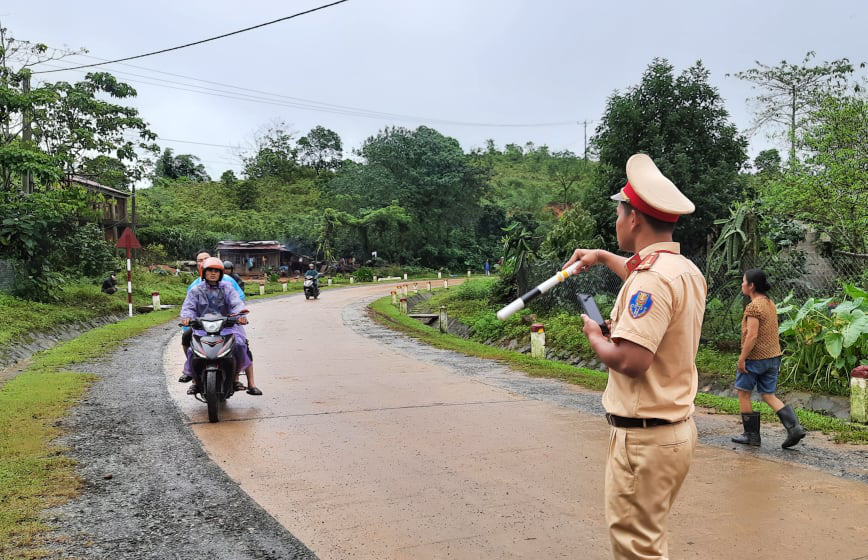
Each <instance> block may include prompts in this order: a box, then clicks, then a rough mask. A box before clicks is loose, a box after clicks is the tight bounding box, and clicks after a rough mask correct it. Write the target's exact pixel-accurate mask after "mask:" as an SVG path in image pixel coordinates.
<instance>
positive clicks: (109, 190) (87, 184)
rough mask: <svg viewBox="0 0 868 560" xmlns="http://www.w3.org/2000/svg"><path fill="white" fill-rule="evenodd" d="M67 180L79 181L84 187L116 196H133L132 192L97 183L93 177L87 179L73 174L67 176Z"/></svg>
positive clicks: (71, 181)
mask: <svg viewBox="0 0 868 560" xmlns="http://www.w3.org/2000/svg"><path fill="white" fill-rule="evenodd" d="M67 181H68V182H70V183H78V184H79V185H83V186H84V187H86V188H89V189H91V190H94V191H98V192H101V193H103V194H110V195H112V196H115V197H120V198H129V197H130V196H131V194H130V193H128V192H124V191H119V190H117V189H113V188H111V187H107V186H105V185H101V184H100V183H97V182H96V181H93V180H91V179H86V178H85V177H80V176H78V175H71V176H69V177H67Z"/></svg>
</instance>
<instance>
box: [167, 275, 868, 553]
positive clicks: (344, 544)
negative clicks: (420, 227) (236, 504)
mask: <svg viewBox="0 0 868 560" xmlns="http://www.w3.org/2000/svg"><path fill="white" fill-rule="evenodd" d="M387 293H388V287H386V286H379V287H375V288H373V287H372V288H355V289H348V290H334V291H327V292H324V293H323V296H322V299H321V300H319V301H309V302H306V301H305V300H304V299H303V298H300V297H287V298H280V299H274V300H268V301H263V302H258V303H255V304H253V306H252V309H253V312H252V314H251V326H250V328H249V336H250V338H251V341H252V348H253V351H254V355H255V359H256V365H257V372H258V373H257V380H258V384H259V386H260V387H262V389H263V391H264V392H265V395H264V396H263V397H259V398H256V397H250V396H247V395H238V396H236V397H233V399H231V401H230V402H229V403H228V406H227V407H226V409H225V410H224V418H225V419H226V421H221V422H220V423H218V424H208V423H207V421H206V420H207V418H206V412H205V407H204V405H202V404H200V403H197V402H195V401H193V400H192V399H191V398H189V397H186V396H185V395H184V394H183V391H184V389H185V386H183V385H180V384H178V383H177V382H176V378H177V372H178V371H179V369H180V363H181V362H180V353H179V352H177V351H176V346H177V341H175V340H173V341H172V343H171V344H170V345H169V347H168V348H169V352H167V354H166V361H165V365H166V372H167V373H166V382H167V385H168V388H169V392H170V394H171V395H172V397H173V398H175V399H176V401H177V403H178V404H179V406H180V407H181V410H182V411H183V413H184V414H186V415H187V416H188V417H189V418H190V419H191V421H192V427H193V431H194V433H195V435H196V436H197V437H198V438H199V439H200V440H201V442H202V444H203V446H204V447H205V450H206V451H207V453H208V454H209V455H210V457H211V458H212V459H213V460H214V462H215V463H216V464H217V465H219V466H220V467H222V468H223V469H224V470H225V471H226V472H227V473H228V475H229V476H230V477H232V478H233V479H234V480H236V481H237V482H238V483H239V484H240V486H241V488H242V489H243V490H244V491H245V492H247V494H249V495H250V496H251V497H252V498H253V499H254V500H256V502H257V503H258V504H260V505H261V506H262V507H263V508H264V509H265V510H267V511H268V512H269V513H270V514H271V515H273V516H274V517H275V518H276V519H277V520H278V521H280V522H281V523H282V524H283V525H284V526H285V527H287V528H288V529H289V530H290V531H291V532H292V533H293V534H294V535H295V536H296V537H297V538H298V539H299V540H300V541H301V542H303V543H304V544H305V545H307V546H308V547H309V548H310V549H311V550H313V551H314V552H315V553H316V554H317V555H318V556H319V557H320V558H322V559H344V558H371V559H374V558H376V559H386V558H407V559H411V558H412V559H424V558H446V557H449V558H468V559H471V558H473V559H475V558H560V557H563V558H577V557H581V558H588V559H596V558H607V557H608V540H607V537H606V531H605V527H604V523H603V511H602V499H603V495H602V494H603V490H602V486H603V470H602V469H603V462H604V455H605V449H606V443H607V435H608V427H607V426H606V424H605V422H604V421H603V420H602V419H601V412H602V411H601V409H600V406H599V395H598V394H595V393H590V392H586V391H582V390H579V389H577V388H575V387H571V386H568V385H565V384H563V383H560V382H555V381H550V380H538V379H529V378H527V377H525V376H524V375H523V374H521V373H516V372H511V371H509V370H508V369H506V368H504V367H502V366H500V365H498V364H494V363H491V362H487V361H484V360H478V359H474V358H468V357H465V356H460V355H457V354H454V353H451V352H445V351H440V350H436V349H432V348H430V347H427V346H425V345H421V344H418V343H416V342H414V341H411V340H408V339H406V338H405V337H402V336H400V335H397V334H394V333H392V332H390V331H388V330H386V329H383V328H381V327H378V326H376V325H374V324H372V323H371V321H370V320H369V319H368V318H367V317H366V311H365V302H366V301H368V300H370V299H372V298H373V297H375V296H379V295H385V294H387ZM697 423H698V425H699V427H700V433H701V438H702V442H703V445H700V447H699V448H698V450H697V453H696V457H695V460H694V463H693V467H692V470H691V474H690V476H689V477H688V480H687V482H686V484H685V487H684V489H683V491H682V494H681V496H680V498H679V500H678V503H677V504H676V508H675V510H674V512H673V517H672V524H671V525H672V537H671V545H670V548H671V553H672V556H673V557H674V558H737V557H757V558H760V557H762V558H770V559H775V558H780V559H795V558H798V559H810V558H817V559H822V560H830V559H850V560H852V559H855V558H862V557H866V556H868V529H866V524H865V523H864V520H865V519H868V484H866V483H865V482H866V481H868V472H866V458H868V456H866V454H865V452H864V451H863V450H861V449H859V448H852V447H850V448H846V447H840V446H830V445H827V444H825V443H823V440H824V438H823V436H818V435H814V434H811V435H809V437H808V439H807V445H804V446H800V448H801V449H800V450H799V451H794V452H784V451H782V450H780V448H779V442H780V440H781V434H782V432H781V430H780V429H779V428H773V427H769V428H768V429H766V430H765V433H764V437H765V440H764V447H763V448H761V449H760V450H743V449H741V450H737V451H735V452H733V451H732V450H731V445H732V444H728V443H727V442H728V437H729V435H731V434H732V433H735V431H736V429H737V427H736V423H737V420H736V419H735V418H734V417H710V416H705V415H700V416H699V418H698V419H697ZM579 551H580V552H579Z"/></svg>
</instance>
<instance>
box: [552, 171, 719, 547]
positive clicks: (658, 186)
mask: <svg viewBox="0 0 868 560" xmlns="http://www.w3.org/2000/svg"><path fill="white" fill-rule="evenodd" d="M612 200H616V201H618V202H619V203H620V204H618V208H617V214H618V218H617V221H616V222H615V231H616V234H617V238H618V246H619V248H620V249H621V250H622V251H626V252H629V253H633V256H632V257H631V258H629V259H627V258H625V257H620V256H618V255H615V254H613V253H609V252H608V251H603V250H594V249H576V251H575V252H574V253H573V256H572V257H571V258H570V260H569V261H568V262H567V263H566V264H565V265H564V268H566V267H567V266H570V265H571V264H573V263H574V262H576V261H581V263H580V266H579V270H580V271H582V270H587V269H588V268H590V267H591V266H593V265H596V264H604V265H606V266H607V267H608V268H609V269H611V270H612V271H613V272H614V273H615V274H617V275H618V276H619V277H620V278H621V279H622V280H623V281H624V284H623V285H622V286H621V291H620V292H619V293H618V298H617V301H616V302H615V306H614V308H613V309H612V314H611V317H610V319H611V320H610V332H611V335H610V336H609V337H606V336H605V335H603V333H602V331H601V329H600V327H599V325H598V324H597V323H595V322H594V321H592V320H591V319H589V318H588V317H587V316H586V315H582V318H583V319H584V323H585V324H584V329H583V330H584V333H585V335H586V336H587V337H588V340H589V342H590V345H591V348H593V350H594V352H596V353H597V355H598V356H599V358H600V360H601V361H602V362H603V363H605V364H606V365H607V366H608V367H609V381H608V384H607V386H606V390H605V392H604V393H603V407H604V408H605V409H606V418H607V420H608V422H609V424H610V425H611V426H612V429H611V434H610V436H609V452H608V458H607V462H606V480H605V492H606V522H607V524H608V526H609V537H610V540H611V543H612V553H613V556H614V557H615V558H617V559H627V558H629V559H638V558H642V559H651V558H668V546H667V536H666V521H667V518H668V516H669V510H670V508H671V507H672V504H673V502H674V501H675V497H676V496H677V494H678V491H679V490H680V488H681V484H682V482H684V479H685V477H686V476H687V471H688V470H689V468H690V462H691V459H692V457H693V450H694V448H695V447H696V425H695V424H694V423H693V418H692V415H693V411H694V406H693V399H694V397H695V396H696V390H697V384H698V378H697V372H696V363H695V360H696V352H697V349H698V347H699V335H700V332H701V329H702V317H703V314H704V313H705V295H706V289H707V288H706V284H705V278H704V277H703V275H702V273H701V272H700V271H699V269H698V268H696V266H695V265H694V264H693V263H691V262H690V261H689V260H688V259H687V258H685V257H684V256H682V255H681V254H680V251H679V244H678V243H674V242H673V241H672V231H673V229H674V226H675V222H676V221H677V220H678V217H679V216H680V215H683V214H690V213H691V212H693V210H694V206H693V203H692V202H691V201H690V200H689V199H688V198H687V197H685V196H684V195H683V194H682V193H681V191H679V190H678V188H677V187H676V186H675V185H674V184H673V183H672V181H670V180H669V179H668V178H666V177H665V176H664V175H663V174H662V173H661V172H660V170H659V169H657V166H656V165H655V164H654V162H653V161H652V160H651V158H650V157H648V156H647V155H645V154H636V155H634V156H632V157H631V158H630V159H629V160H628V161H627V184H626V185H625V186H624V188H623V189H621V191H620V192H619V193H618V194H616V195H614V196H612Z"/></svg>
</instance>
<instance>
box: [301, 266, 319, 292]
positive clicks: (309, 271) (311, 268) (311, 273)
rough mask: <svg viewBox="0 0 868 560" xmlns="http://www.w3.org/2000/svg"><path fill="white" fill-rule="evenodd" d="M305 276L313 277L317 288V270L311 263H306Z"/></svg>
mask: <svg viewBox="0 0 868 560" xmlns="http://www.w3.org/2000/svg"><path fill="white" fill-rule="evenodd" d="M304 277H305V278H313V283H314V285H315V286H316V287H317V288H319V272H317V270H316V267H315V266H314V264H313V263H310V264H309V265H308V269H307V270H306V271H304Z"/></svg>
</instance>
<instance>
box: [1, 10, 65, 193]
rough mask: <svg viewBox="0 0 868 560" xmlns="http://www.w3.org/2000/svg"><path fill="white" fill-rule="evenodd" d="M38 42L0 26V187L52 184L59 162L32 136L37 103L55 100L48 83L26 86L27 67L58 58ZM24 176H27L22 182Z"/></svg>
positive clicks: (28, 187)
mask: <svg viewBox="0 0 868 560" xmlns="http://www.w3.org/2000/svg"><path fill="white" fill-rule="evenodd" d="M65 54H66V53H61V54H57V51H54V52H53V53H52V52H51V51H50V49H49V48H48V47H47V46H46V45H44V44H41V43H31V42H29V41H19V40H17V39H15V38H14V37H12V36H11V34H10V33H9V31H8V30H7V29H6V28H4V27H2V26H0V188H2V189H3V190H11V189H13V188H17V189H22V190H25V191H26V192H30V191H31V190H32V183H33V182H34V181H35V182H36V183H39V184H52V183H55V182H57V181H58V180H59V179H60V178H61V177H62V174H63V162H62V161H60V159H59V158H56V157H53V156H52V155H50V154H47V153H46V152H45V151H44V150H43V149H42V148H41V147H40V146H39V143H38V141H37V140H34V139H33V136H32V126H31V121H32V119H33V116H34V114H35V112H36V111H37V110H38V108H39V107H44V106H46V105H48V104H51V103H54V102H56V101H57V93H56V92H55V91H54V90H53V89H52V88H51V87H50V85H37V86H34V87H30V82H31V70H30V67H31V66H33V65H35V64H39V63H42V62H47V61H50V60H54V59H57V58H62V57H63V56H64V55H65ZM25 177H27V178H29V179H28V181H27V184H26V185H25Z"/></svg>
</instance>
